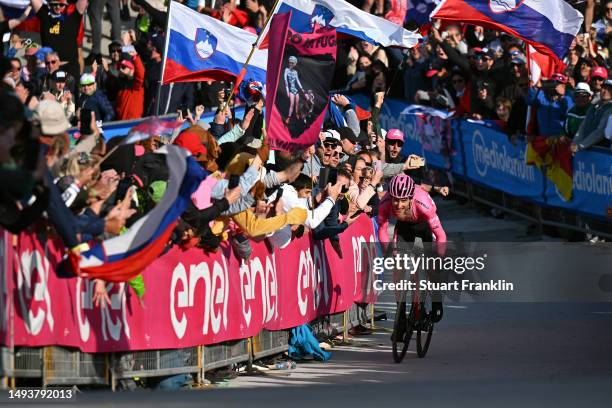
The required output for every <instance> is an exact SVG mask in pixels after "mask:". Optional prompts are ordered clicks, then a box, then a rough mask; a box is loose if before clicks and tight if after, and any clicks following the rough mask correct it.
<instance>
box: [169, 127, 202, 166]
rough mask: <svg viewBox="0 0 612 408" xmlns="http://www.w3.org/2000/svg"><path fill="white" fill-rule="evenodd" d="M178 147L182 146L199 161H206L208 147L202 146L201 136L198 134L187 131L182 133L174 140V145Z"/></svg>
mask: <svg viewBox="0 0 612 408" xmlns="http://www.w3.org/2000/svg"><path fill="white" fill-rule="evenodd" d="M173 144H175V145H177V146H181V147H182V148H185V149H187V150H189V152H191V154H192V155H193V157H195V158H196V160H198V161H206V159H207V157H206V153H207V151H206V146H204V145H203V144H202V142H201V141H200V136H198V135H197V134H196V133H194V132H191V131H189V130H186V131H184V132H182V133H181V134H180V135H178V137H177V138H176V139H175V140H174V143H173Z"/></svg>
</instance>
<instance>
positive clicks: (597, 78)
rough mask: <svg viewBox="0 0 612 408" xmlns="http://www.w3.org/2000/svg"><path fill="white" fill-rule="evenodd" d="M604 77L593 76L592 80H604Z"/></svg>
mask: <svg viewBox="0 0 612 408" xmlns="http://www.w3.org/2000/svg"><path fill="white" fill-rule="evenodd" d="M605 80H606V79H605V78H602V77H593V81H605Z"/></svg>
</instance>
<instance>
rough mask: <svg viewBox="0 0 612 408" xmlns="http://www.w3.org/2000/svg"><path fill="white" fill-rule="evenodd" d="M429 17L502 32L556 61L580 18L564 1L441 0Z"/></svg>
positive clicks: (565, 52)
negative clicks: (526, 43)
mask: <svg viewBox="0 0 612 408" xmlns="http://www.w3.org/2000/svg"><path fill="white" fill-rule="evenodd" d="M431 18H432V19H437V18H439V19H442V20H449V21H459V22H463V23H468V24H475V25H480V26H483V27H488V28H493V29H496V30H500V31H505V32H507V33H508V34H510V35H513V36H515V37H518V38H521V39H523V40H525V41H526V42H528V43H529V44H531V45H533V46H534V47H535V48H536V49H538V50H539V51H540V52H542V53H544V54H548V55H551V56H553V57H555V58H557V59H559V60H562V59H563V58H564V57H565V55H566V54H567V52H568V50H569V47H570V45H571V43H572V41H573V40H574V38H575V37H576V34H578V31H580V26H581V25H582V20H583V16H582V14H580V12H579V11H578V10H576V9H574V8H573V7H572V6H570V5H569V4H567V3H566V2H565V1H563V0H443V1H442V2H441V3H440V4H439V5H438V7H436V9H435V10H434V11H433V12H432V13H431Z"/></svg>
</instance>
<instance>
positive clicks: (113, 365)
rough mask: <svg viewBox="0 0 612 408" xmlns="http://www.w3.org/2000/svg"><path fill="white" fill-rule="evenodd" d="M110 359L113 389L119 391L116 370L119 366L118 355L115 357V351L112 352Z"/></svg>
mask: <svg viewBox="0 0 612 408" xmlns="http://www.w3.org/2000/svg"><path fill="white" fill-rule="evenodd" d="M110 360H111V364H110V376H111V380H110V384H111V391H112V392H115V391H117V374H116V372H115V367H117V360H116V357H115V353H111V355H110Z"/></svg>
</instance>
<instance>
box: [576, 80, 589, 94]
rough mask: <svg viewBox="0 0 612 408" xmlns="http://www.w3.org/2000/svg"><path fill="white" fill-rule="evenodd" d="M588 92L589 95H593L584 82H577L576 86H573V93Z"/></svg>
mask: <svg viewBox="0 0 612 408" xmlns="http://www.w3.org/2000/svg"><path fill="white" fill-rule="evenodd" d="M583 92H584V93H588V94H589V95H593V91H591V87H590V86H589V84H587V83H586V82H578V83H577V84H576V87H575V88H574V93H583Z"/></svg>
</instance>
